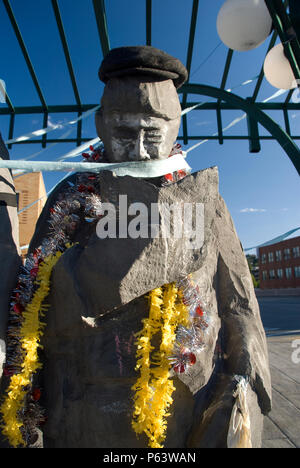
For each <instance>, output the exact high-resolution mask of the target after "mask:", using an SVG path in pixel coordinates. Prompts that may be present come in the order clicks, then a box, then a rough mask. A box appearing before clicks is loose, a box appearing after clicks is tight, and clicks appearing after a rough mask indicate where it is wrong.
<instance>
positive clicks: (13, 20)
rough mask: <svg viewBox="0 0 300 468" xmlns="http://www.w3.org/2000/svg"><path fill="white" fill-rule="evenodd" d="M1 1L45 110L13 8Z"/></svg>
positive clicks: (41, 94)
mask: <svg viewBox="0 0 300 468" xmlns="http://www.w3.org/2000/svg"><path fill="white" fill-rule="evenodd" d="M3 3H4V6H5V8H6V11H7V14H8V17H9V19H10V22H11V25H12V27H13V29H14V32H15V35H16V38H17V40H18V42H19V45H20V48H21V51H22V53H23V57H24V59H25V62H26V64H27V68H28V71H29V73H30V75H31V78H32V81H33V83H34V85H35V89H36V91H37V93H38V95H39V98H40V101H41V103H42V106H43V110H44V111H46V110H47V104H46V101H45V98H44V96H43V93H42V90H41V88H40V85H39V82H38V79H37V76H36V74H35V71H34V68H33V65H32V63H31V60H30V58H29V55H28V52H27V49H26V46H25V43H24V40H23V38H22V35H21V32H20V29H19V27H18V24H17V21H16V18H15V16H14V13H13V10H12V8H11V5H10V3H9V0H3Z"/></svg>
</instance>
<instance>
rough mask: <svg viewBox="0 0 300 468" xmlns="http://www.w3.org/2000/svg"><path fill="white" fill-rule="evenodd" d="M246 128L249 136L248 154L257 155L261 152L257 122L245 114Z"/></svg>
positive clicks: (249, 99) (248, 99)
mask: <svg viewBox="0 0 300 468" xmlns="http://www.w3.org/2000/svg"><path fill="white" fill-rule="evenodd" d="M246 100H247V101H249V102H251V101H252V100H251V98H247V99H246ZM247 127H248V134H249V152H250V153H259V152H260V150H261V146H260V141H259V129H258V123H257V120H255V119H253V118H252V117H250V116H249V114H247Z"/></svg>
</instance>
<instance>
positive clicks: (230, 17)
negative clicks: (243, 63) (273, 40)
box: [217, 0, 272, 51]
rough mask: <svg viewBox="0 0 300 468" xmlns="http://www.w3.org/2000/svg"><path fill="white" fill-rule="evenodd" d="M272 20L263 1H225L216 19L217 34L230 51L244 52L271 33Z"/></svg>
mask: <svg viewBox="0 0 300 468" xmlns="http://www.w3.org/2000/svg"><path fill="white" fill-rule="evenodd" d="M271 28H272V18H271V15H270V13H269V10H268V8H267V7H266V4H265V2H264V0H227V1H226V2H225V3H224V5H223V6H222V8H221V9H220V11H219V14H218V18H217V30H218V34H219V36H220V38H221V40H222V42H224V44H225V45H227V46H228V47H229V48H230V49H233V50H240V51H246V50H251V49H255V48H256V47H258V46H259V45H261V44H262V43H263V42H264V41H265V40H266V39H267V37H268V36H269V35H270V33H271Z"/></svg>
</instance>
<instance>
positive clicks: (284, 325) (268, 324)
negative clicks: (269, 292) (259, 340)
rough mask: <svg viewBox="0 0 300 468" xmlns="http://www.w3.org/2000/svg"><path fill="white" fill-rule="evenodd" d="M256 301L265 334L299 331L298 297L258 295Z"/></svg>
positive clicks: (299, 299)
mask: <svg viewBox="0 0 300 468" xmlns="http://www.w3.org/2000/svg"><path fill="white" fill-rule="evenodd" d="M258 303H259V306H260V313H261V318H262V322H263V325H264V328H265V331H266V334H267V335H269V336H270V335H271V334H273V333H274V334H279V333H280V332H283V333H286V332H287V331H290V332H293V333H296V332H298V333H299V332H300V297H259V298H258Z"/></svg>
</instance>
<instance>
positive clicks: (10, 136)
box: [7, 114, 16, 149]
mask: <svg viewBox="0 0 300 468" xmlns="http://www.w3.org/2000/svg"><path fill="white" fill-rule="evenodd" d="M15 115H16V114H11V115H10V120H9V130H8V139H9V140H12V139H13V137H14V127H15ZM7 147H8V149H11V148H12V145H11V144H9V145H8V146H7Z"/></svg>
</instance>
